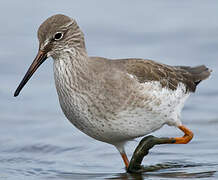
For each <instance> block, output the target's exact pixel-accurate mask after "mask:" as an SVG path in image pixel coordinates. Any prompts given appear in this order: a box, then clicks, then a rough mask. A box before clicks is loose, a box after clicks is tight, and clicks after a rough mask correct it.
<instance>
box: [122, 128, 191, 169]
mask: <svg viewBox="0 0 218 180" xmlns="http://www.w3.org/2000/svg"><path fill="white" fill-rule="evenodd" d="M178 128H179V129H180V130H182V131H183V132H184V136H183V137H175V138H157V137H154V136H146V137H144V138H143V139H142V140H141V141H140V143H139V145H138V146H137V147H136V149H135V152H134V153H133V156H132V159H131V161H130V163H128V161H127V163H125V164H126V167H128V168H127V171H128V172H134V173H137V172H143V171H146V169H144V167H143V166H141V163H142V160H143V158H144V157H145V156H146V155H147V154H148V153H149V150H150V149H151V148H152V147H153V146H155V145H158V144H187V143H188V142H189V141H191V139H192V138H193V133H192V132H191V130H189V129H188V128H187V127H185V126H183V125H181V126H178ZM121 155H122V154H121ZM122 157H123V160H124V162H125V159H126V158H127V157H126V154H124V155H122ZM127 160H128V159H127ZM128 164H129V165H128Z"/></svg>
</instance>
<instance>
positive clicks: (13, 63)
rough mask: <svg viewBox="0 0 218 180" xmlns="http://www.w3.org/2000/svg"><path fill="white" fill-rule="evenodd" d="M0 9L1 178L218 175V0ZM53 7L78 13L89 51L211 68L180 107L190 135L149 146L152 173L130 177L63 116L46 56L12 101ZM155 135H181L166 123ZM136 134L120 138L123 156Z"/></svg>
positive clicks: (25, 3) (25, 0)
mask: <svg viewBox="0 0 218 180" xmlns="http://www.w3.org/2000/svg"><path fill="white" fill-rule="evenodd" d="M0 9H1V11H0V24H1V28H0V179H7V180H14V179H21V180H23V179H28V180H32V179H37V180H38V179H58V180H60V179H134V178H135V179H192V178H194V179H199V178H205V179H218V103H217V102H218V78H217V75H218V73H217V67H218V1H215V0H214V1H213V0H210V1H203V0H183V1H179V0H177V1H175V0H165V1H163V0H155V1H154V0H150V1H130V0H129V1H127V0H126V1H121V0H110V1H102V0H92V1H84V0H80V1H58V0H47V1H29V0H20V1H12V0H8V1H3V0H2V1H1V2H0ZM57 13H63V14H66V15H68V16H71V17H74V18H75V19H76V20H77V22H78V24H79V25H80V27H81V28H82V29H83V31H84V33H85V38H86V46H87V50H88V53H89V55H92V56H103V57H108V58H126V57H140V58H149V59H153V60H156V61H160V62H162V63H166V64H171V65H193V66H194V65H199V64H206V65H207V66H209V67H210V68H212V69H213V74H212V76H211V78H210V79H209V80H206V81H204V82H202V83H201V84H200V85H199V86H198V90H197V92H196V93H195V94H193V95H192V96H191V97H190V98H189V99H188V101H187V103H186V105H185V108H184V110H183V113H182V119H183V123H184V124H185V125H186V126H187V127H189V128H190V129H191V130H192V131H193V132H194V134H195V136H194V139H193V140H192V141H191V142H190V143H189V144H186V145H161V146H156V147H154V148H153V149H152V150H151V152H150V154H149V155H148V156H147V157H146V158H145V159H144V161H143V164H144V165H146V166H155V167H156V170H154V171H151V172H146V173H143V174H141V175H130V174H127V173H126V172H125V169H124V165H123V162H122V159H121V157H120V155H119V153H118V152H117V150H116V149H115V148H114V147H112V146H111V145H108V144H105V143H102V142H98V141H96V140H94V139H92V138H90V137H88V136H86V135H84V134H83V133H82V132H80V131H79V130H77V129H76V128H75V127H73V126H72V125H71V124H70V123H69V122H68V121H67V119H66V118H65V117H64V115H63V113H62V112H61V109H60V107H59V104H58V98H57V95H56V90H55V86H54V82H53V72H52V59H48V61H47V62H45V63H44V65H42V67H40V69H39V70H38V71H37V72H36V74H35V75H34V76H33V78H32V79H31V80H30V81H29V82H28V84H27V85H26V87H25V88H24V89H23V91H22V92H21V94H20V96H19V97H18V98H14V97H13V93H14V90H15V89H16V87H17V85H18V84H19V82H20V80H21V78H22V77H23V75H24V73H25V72H26V70H27V68H28V66H29V65H30V63H31V62H32V60H33V58H34V57H35V55H36V53H37V49H38V41H37V37H36V32H37V28H38V26H39V25H40V24H41V22H42V21H44V20H45V19H46V18H47V17H49V16H51V15H53V14H57ZM153 135H156V136H159V137H175V136H182V133H181V132H180V131H179V130H178V129H176V128H173V127H167V126H165V127H163V128H162V129H160V130H158V131H157V132H155V133H153ZM139 140H140V139H137V140H135V141H133V142H130V143H129V144H128V145H127V147H126V150H127V153H128V155H129V157H130V156H131V154H132V152H133V150H134V148H135V147H136V145H137V144H138V142H139ZM158 167H160V168H158ZM161 167H162V168H161Z"/></svg>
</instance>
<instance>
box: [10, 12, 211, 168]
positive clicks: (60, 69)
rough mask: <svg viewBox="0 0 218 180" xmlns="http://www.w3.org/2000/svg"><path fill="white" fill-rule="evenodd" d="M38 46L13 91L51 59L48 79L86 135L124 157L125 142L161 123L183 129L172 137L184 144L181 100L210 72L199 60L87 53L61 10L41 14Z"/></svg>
mask: <svg viewBox="0 0 218 180" xmlns="http://www.w3.org/2000/svg"><path fill="white" fill-rule="evenodd" d="M38 40H39V50H38V54H37V56H36V57H35V59H34V61H33V62H32V64H31V65H30V67H29V69H28V70H27V72H26V74H25V76H24V77H23V79H22V81H21V82H20V84H19V86H18V87H17V89H16V91H15V93H14V96H18V95H19V93H20V91H21V89H22V88H23V87H24V86H25V84H26V83H27V82H28V80H29V79H30V78H31V77H32V75H33V74H34V72H35V71H36V70H37V69H38V68H39V66H40V65H41V64H42V63H43V62H45V61H46V60H47V59H48V58H49V57H52V58H53V71H54V81H55V85H56V90H57V95H58V98H59V103H60V106H61V109H62V111H63V113H64V115H65V116H66V118H67V119H68V120H69V121H70V122H71V123H72V124H73V125H74V126H75V127H76V128H78V129H79V130H80V131H82V132H83V133H85V134H87V135H88V136H90V137H92V138H94V139H96V140H99V141H102V142H106V143H109V144H111V145H113V146H115V147H116V149H117V150H118V151H119V153H120V154H121V157H122V159H123V162H124V164H125V167H126V168H127V169H128V167H129V164H130V163H129V160H128V157H127V155H126V152H125V145H126V143H127V142H129V141H132V140H133V139H135V138H138V137H143V136H145V135H148V134H150V133H152V132H154V131H156V130H158V129H160V128H161V127H163V126H164V125H169V126H174V127H176V128H178V129H179V130H181V131H182V132H183V133H184V136H182V137H172V138H170V139H171V140H172V143H174V144H186V143H188V142H189V141H190V140H191V139H192V138H193V135H194V133H193V132H192V131H191V130H190V129H189V128H187V127H186V126H185V125H184V124H183V123H182V121H181V111H182V109H183V106H184V103H185V101H186V100H187V98H188V97H189V96H190V94H191V93H194V92H195V90H196V87H197V85H198V84H199V83H200V82H201V81H202V80H205V79H207V78H208V77H209V76H210V74H211V71H212V70H210V69H209V68H207V67H206V66H205V65H200V66H195V67H190V66H170V65H166V64H162V63H159V62H156V61H153V60H150V59H143V58H127V59H108V58H103V57H90V56H88V54H87V51H86V46H85V39H84V34H83V32H82V30H81V29H80V27H79V26H78V24H77V22H76V21H75V20H74V19H72V18H70V17H68V16H66V15H63V14H56V15H53V16H51V17H49V18H48V19H46V20H45V21H44V22H43V23H42V24H41V25H40V27H39V29H38Z"/></svg>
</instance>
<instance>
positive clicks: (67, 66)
mask: <svg viewBox="0 0 218 180" xmlns="http://www.w3.org/2000/svg"><path fill="white" fill-rule="evenodd" d="M88 64H89V58H88V56H87V53H86V52H85V51H81V52H77V51H76V52H70V51H66V52H63V54H62V55H61V56H59V57H56V58H55V59H54V77H55V84H56V88H57V91H59V90H61V89H62V91H65V90H67V89H68V90H69V91H71V92H73V91H75V92H81V91H82V90H83V89H84V88H86V86H87V84H89V83H87V82H88V81H90V78H91V77H92V75H91V74H92V73H91V72H90V70H89V68H88ZM63 93H64V92H63Z"/></svg>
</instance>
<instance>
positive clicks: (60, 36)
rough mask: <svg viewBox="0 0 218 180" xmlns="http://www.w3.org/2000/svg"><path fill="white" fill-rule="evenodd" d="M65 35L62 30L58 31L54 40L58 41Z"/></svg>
mask: <svg viewBox="0 0 218 180" xmlns="http://www.w3.org/2000/svg"><path fill="white" fill-rule="evenodd" d="M63 35H64V34H63V33H62V32H56V33H55V35H54V40H55V41H58V40H60V39H62V38H63Z"/></svg>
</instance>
